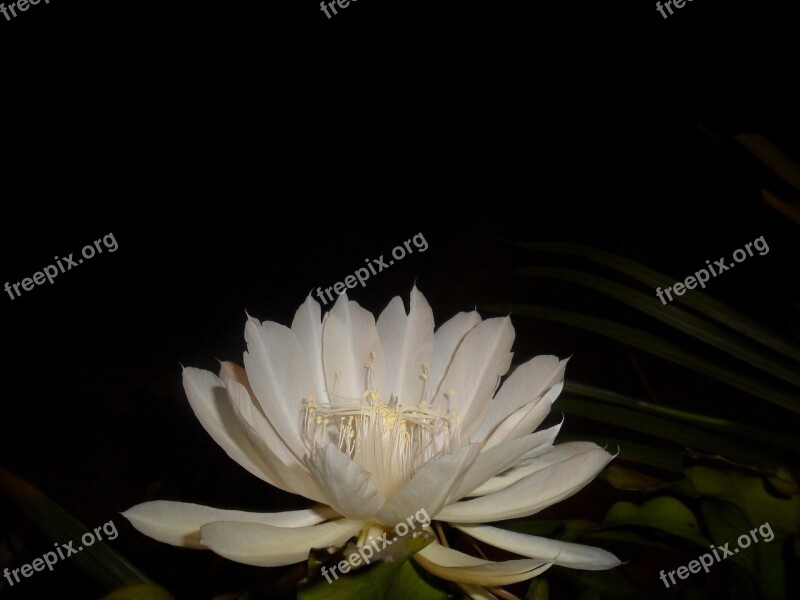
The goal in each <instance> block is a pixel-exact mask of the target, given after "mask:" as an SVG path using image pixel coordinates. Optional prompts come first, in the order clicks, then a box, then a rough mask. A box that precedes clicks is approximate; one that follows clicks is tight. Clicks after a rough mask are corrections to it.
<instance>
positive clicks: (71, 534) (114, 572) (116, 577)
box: [0, 469, 152, 590]
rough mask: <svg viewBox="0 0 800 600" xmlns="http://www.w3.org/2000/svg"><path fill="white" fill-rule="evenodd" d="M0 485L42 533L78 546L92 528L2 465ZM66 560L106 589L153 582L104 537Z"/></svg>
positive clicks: (57, 540) (58, 540)
mask: <svg viewBox="0 0 800 600" xmlns="http://www.w3.org/2000/svg"><path fill="white" fill-rule="evenodd" d="M0 488H2V489H4V490H5V491H6V493H7V494H8V495H9V496H10V497H11V499H12V500H13V501H14V502H15V503H16V504H17V506H19V508H20V509H21V510H22V512H23V513H25V515H26V516H27V517H28V518H29V519H30V520H31V521H33V523H34V524H35V525H36V526H37V527H38V528H39V529H41V530H42V531H43V532H44V534H45V535H47V536H49V537H50V538H51V539H52V540H54V541H55V542H58V543H59V544H63V543H67V542H70V541H77V542H78V543H77V544H75V546H76V547H77V546H78V545H79V544H80V539H81V536H82V535H83V534H85V533H87V532H91V531H92V529H90V528H89V527H87V526H86V525H84V524H83V523H81V522H80V521H78V520H77V519H76V518H75V517H73V516H72V515H71V514H69V513H68V512H67V511H66V510H64V509H63V508H61V507H60V506H59V505H58V504H56V503H55V502H53V501H52V500H51V499H50V498H48V497H47V496H45V495H44V494H43V493H42V492H40V491H39V490H38V489H36V488H35V487H33V486H32V485H31V484H29V483H28V482H26V481H24V480H22V479H20V478H19V477H17V476H16V475H13V474H12V473H9V472H8V471H6V470H4V469H0ZM69 561H71V562H74V563H75V564H77V565H78V566H80V567H81V568H83V569H84V570H85V571H87V572H88V573H89V574H90V575H91V576H92V577H93V578H94V579H95V580H96V581H97V582H98V583H99V584H100V585H101V586H103V587H105V588H106V589H108V590H116V589H118V588H121V587H126V586H132V585H136V584H143V583H146V584H149V583H152V582H151V580H150V579H149V578H148V577H147V576H146V575H145V574H144V573H142V572H141V571H140V570H139V569H137V568H136V567H135V566H133V564H131V563H130V562H129V561H128V560H127V559H125V558H124V557H122V556H121V555H120V554H118V553H117V552H115V551H114V550H112V549H111V547H110V546H109V545H108V544H106V543H105V542H103V541H95V543H94V544H92V545H91V546H87V547H85V548H83V550H81V551H80V552H78V553H77V554H74V555H73V556H71V557H70V558H69Z"/></svg>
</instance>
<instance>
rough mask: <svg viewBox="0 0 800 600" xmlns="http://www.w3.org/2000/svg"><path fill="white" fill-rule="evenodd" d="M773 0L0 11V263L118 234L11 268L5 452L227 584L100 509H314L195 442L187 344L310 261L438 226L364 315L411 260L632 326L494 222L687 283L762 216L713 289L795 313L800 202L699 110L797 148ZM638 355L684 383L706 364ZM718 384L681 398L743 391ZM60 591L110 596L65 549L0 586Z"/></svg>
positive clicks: (156, 550) (608, 378)
mask: <svg viewBox="0 0 800 600" xmlns="http://www.w3.org/2000/svg"><path fill="white" fill-rule="evenodd" d="M639 4H641V3H639ZM643 7H647V10H643ZM787 18H788V15H786V14H784V13H783V12H782V13H780V14H779V13H778V12H776V11H775V10H773V9H772V8H770V5H759V7H758V8H756V7H755V5H754V4H752V3H751V4H749V5H746V6H739V5H728V4H723V3H721V2H712V1H711V0H709V1H704V0H695V1H694V2H693V3H687V5H686V6H685V7H684V8H683V9H681V10H680V11H678V13H677V14H676V15H675V16H673V17H671V18H670V19H668V20H666V21H665V20H664V19H662V18H661V17H660V16H659V14H658V13H657V12H656V11H655V10H654V7H653V6H652V4H651V5H648V4H647V3H645V4H643V5H641V6H633V5H631V6H627V5H623V4H611V3H593V4H589V5H584V6H578V5H572V4H571V5H569V6H552V5H543V6H538V5H537V7H536V8H535V9H531V10H529V11H525V12H521V9H519V8H517V7H515V6H513V5H512V4H511V3H506V4H497V5H490V4H488V3H484V4H476V5H474V6H469V5H465V4H463V3H445V4H443V5H438V6H437V7H436V8H435V9H434V8H431V7H429V6H425V5H423V4H421V3H408V2H406V3H399V2H395V3H382V4H380V5H379V3H378V2H376V1H374V0H359V2H357V3H352V5H351V6H350V7H348V8H347V9H345V10H344V11H342V13H341V14H340V15H338V16H336V17H334V18H333V19H331V20H327V19H325V18H324V15H322V13H321V12H320V11H319V6H318V4H317V5H315V4H314V3H309V2H304V3H302V4H299V5H289V3H285V4H280V3H270V4H269V5H268V6H261V7H258V8H254V7H250V6H245V5H242V4H230V5H222V4H220V3H216V4H207V5H203V4H193V5H192V6H186V7H180V8H179V7H177V6H170V7H166V6H160V5H156V4H152V3H151V4H144V3H124V4H118V5H114V6H111V5H110V3H105V4H100V3H89V2H68V1H66V0H52V2H51V4H50V5H44V4H39V5H38V6H34V7H31V9H30V10H29V11H28V12H26V13H23V14H22V15H21V16H20V17H19V18H17V19H16V20H15V21H13V22H9V23H6V22H5V21H4V19H2V18H1V17H0V36H2V38H1V39H2V43H3V44H4V47H5V48H6V51H5V54H4V61H5V62H4V70H3V75H4V78H5V82H6V86H7V87H6V94H5V104H6V106H7V109H6V111H4V114H5V118H4V122H3V133H4V148H3V152H4V161H3V165H4V168H3V172H2V175H3V181H4V183H3V191H2V198H3V204H4V212H5V214H4V218H3V223H2V229H1V231H2V234H1V235H0V244H1V245H0V284H2V283H5V281H10V282H12V283H13V282H17V281H21V280H22V279H23V278H25V277H29V276H31V275H32V274H33V273H34V272H36V271H38V270H40V269H42V268H44V267H45V266H46V265H48V264H50V263H51V262H52V258H53V256H55V255H58V256H63V255H65V254H68V253H70V252H74V253H76V255H77V254H78V253H79V251H80V249H81V247H83V246H84V245H85V244H87V243H90V242H92V241H93V240H96V239H99V238H101V237H102V236H104V235H106V234H108V233H109V232H112V233H113V234H114V236H115V238H116V241H117V242H118V244H119V248H118V250H117V251H116V252H114V253H113V254H112V253H108V252H104V253H103V254H102V255H99V256H97V257H95V258H93V259H92V260H89V261H86V262H85V263H84V264H82V265H80V267H78V268H76V269H74V270H72V271H70V272H68V273H65V274H63V275H60V276H59V277H58V278H57V279H56V281H55V283H54V284H53V285H49V284H45V285H42V286H38V287H36V288H35V289H34V290H32V291H30V292H26V293H24V294H23V295H22V297H20V298H17V299H15V300H13V301H12V300H11V299H10V298H8V296H7V294H5V293H3V294H0V327H1V328H2V329H0V331H1V332H2V333H1V334H0V335H2V344H0V377H1V378H2V379H1V380H2V382H3V393H2V401H3V406H2V411H1V412H0V466H2V467H4V468H7V469H9V470H11V471H13V472H15V473H17V474H18V475H20V476H22V477H24V478H25V479H27V480H29V481H30V482H31V483H33V484H34V485H36V486H38V487H39V488H40V489H42V490H43V491H44V492H45V493H47V494H48V495H50V496H51V497H52V498H54V499H56V500H57V501H58V502H59V503H60V504H61V505H62V506H64V507H65V508H66V509H67V510H69V511H70V512H72V513H73V514H74V515H76V516H77V517H78V518H80V519H81V520H82V521H83V522H85V523H86V524H87V525H89V526H91V527H94V526H96V525H100V524H102V523H104V522H106V521H107V520H109V519H114V521H115V523H116V524H117V526H118V528H119V530H120V537H119V538H118V539H117V540H116V541H115V542H113V543H112V545H113V546H114V548H115V549H118V550H119V551H120V552H122V553H123V554H125V555H126V556H128V557H129V558H130V559H131V560H132V561H133V562H134V563H136V564H137V565H139V566H140V567H142V569H143V570H144V571H145V572H147V573H148V574H149V575H150V576H151V577H153V578H154V579H156V580H157V581H158V582H159V583H161V584H162V585H164V586H165V587H167V588H169V589H170V590H171V591H173V593H175V594H176V595H177V596H178V597H180V598H183V597H189V598H191V597H210V596H211V595H212V593H222V592H225V591H231V590H234V589H245V588H246V586H247V585H249V584H251V583H252V577H253V575H252V569H248V568H247V567H244V566H241V565H232V564H231V563H227V562H226V561H222V560H221V559H218V558H215V557H213V556H211V555H210V554H205V553H200V552H193V551H182V550H177V549H173V548H171V547H167V546H162V545H160V544H157V543H155V542H152V541H150V540H148V539H146V538H145V537H144V536H142V535H140V534H139V533H137V532H135V531H134V530H133V529H132V528H131V527H130V526H129V525H128V524H127V523H126V522H125V520H124V519H123V518H122V517H121V516H119V515H118V514H117V513H118V512H119V511H122V510H125V509H127V508H129V507H130V506H132V505H133V504H136V503H138V502H142V501H144V500H147V499H155V498H165V499H166V498H168V499H177V500H183V501H191V502H197V503H208V504H212V505H217V506H226V507H231V508H233V507H239V508H245V509H251V510H273V509H285V508H288V507H295V506H302V505H303V501H302V499H298V498H296V497H292V496H289V495H287V494H284V493H282V492H278V491H276V490H271V489H269V488H268V487H265V486H264V485H262V484H260V482H259V481H257V480H255V479H254V478H253V477H251V476H250V475H249V474H247V473H246V472H244V471H243V470H242V469H240V468H239V467H238V466H237V465H236V464H234V463H233V462H232V461H230V460H229V459H228V458H227V457H226V456H225V455H224V453H223V452H222V451H221V450H219V449H218V448H217V447H216V446H215V445H214V442H213V441H212V440H211V439H210V438H209V437H208V436H207V435H206V434H205V432H204V431H203V430H202V428H201V427H200V425H199V423H197V422H196V420H195V419H194V417H193V415H192V412H191V409H190V408H189V405H188V402H186V400H185V397H184V394H183V391H182V388H181V380H180V370H181V365H186V366H197V367H202V368H207V369H214V368H215V366H216V364H217V363H216V360H217V359H220V360H235V361H240V360H241V353H242V352H243V350H244V341H243V336H242V333H243V326H244V320H245V311H247V312H248V313H250V314H251V315H253V316H255V317H257V318H259V319H269V320H275V321H278V322H282V323H288V322H290V321H291V318H292V315H293V313H294V310H296V308H297V307H298V306H299V305H300V304H301V303H302V301H303V300H304V298H305V297H306V295H307V294H308V293H309V292H311V291H312V290H314V289H316V287H317V286H323V287H327V286H330V285H333V284H334V283H335V282H336V281H341V280H343V279H344V278H345V277H346V276H347V275H349V274H351V273H352V272H353V271H355V270H356V269H357V268H359V267H361V266H362V265H363V264H364V260H365V259H367V258H370V259H373V258H377V257H378V256H380V255H381V254H384V255H388V254H389V253H390V252H391V249H392V248H393V247H395V246H396V245H398V244H402V242H403V241H405V240H408V239H410V238H411V237H412V236H414V235H416V234H417V233H422V234H423V235H424V237H425V239H426V241H427V242H428V244H429V247H428V249H427V251H426V252H424V253H419V252H415V253H414V254H412V255H410V256H408V257H406V258H404V259H403V260H401V261H398V262H396V264H395V265H393V266H392V267H391V268H389V269H388V270H386V271H384V272H383V273H381V274H379V275H377V276H375V277H373V278H371V279H370V280H369V281H368V283H367V286H366V287H365V288H364V289H360V288H359V289H357V290H356V291H355V292H354V293H353V294H351V297H352V298H353V299H355V300H357V301H358V302H360V303H362V304H363V305H364V306H366V307H367V308H369V309H370V310H372V311H374V312H378V311H380V310H381V309H382V308H383V307H384V306H385V305H386V304H387V303H388V301H389V300H390V299H391V297H393V296H395V295H398V294H400V295H402V296H403V297H405V298H407V295H408V292H409V290H410V289H411V286H412V285H413V284H414V282H416V284H417V286H418V287H419V288H420V289H421V291H422V292H423V293H424V294H425V295H426V297H427V298H428V300H429V302H430V303H431V305H432V307H433V310H434V315H435V317H436V321H437V323H441V322H443V321H444V320H445V319H446V318H449V317H450V316H452V315H453V314H455V313H456V312H458V311H461V310H469V309H471V308H472V307H474V306H476V305H477V306H481V305H483V304H488V303H497V302H510V301H521V302H532V303H537V304H548V305H555V306H563V307H565V308H571V309H575V310H582V311H586V312H590V313H594V314H606V315H608V314H612V315H616V316H618V317H619V318H620V319H622V320H624V321H625V322H626V323H628V324H632V325H637V324H641V323H642V320H641V319H640V317H639V316H638V315H635V314H630V312H629V311H627V309H625V308H623V307H620V306H617V305H615V304H614V303H613V302H612V301H610V300H607V299H604V298H602V297H599V296H598V297H593V296H591V295H589V294H587V293H586V292H584V291H583V290H581V289H578V288H576V289H570V288H568V287H567V286H565V285H562V286H555V285H552V284H551V283H543V282H531V281H521V280H520V279H518V278H516V277H514V276H513V271H514V269H515V268H517V267H520V266H526V265H535V264H543V263H546V262H547V260H548V259H547V258H546V257H543V256H541V255H537V254H534V253H530V252H526V251H523V250H520V249H519V248H518V247H515V246H514V245H512V244H510V243H509V241H513V240H528V241H543V240H549V241H562V242H577V243H582V244H586V245H591V246H596V247H598V248H602V249H605V250H610V251H613V252H617V253H619V254H621V255H624V256H627V257H629V258H632V259H634V260H637V261H640V262H641V263H643V264H646V265H648V266H650V267H653V268H655V269H657V270H660V271H663V272H666V273H669V274H670V275H672V276H674V277H675V279H676V280H680V279H683V278H685V277H686V276H687V275H689V274H691V273H694V272H695V271H696V270H697V269H699V268H701V267H702V266H703V265H704V264H705V261H706V259H711V260H716V259H717V258H719V257H722V256H730V254H731V253H732V252H733V251H734V250H735V249H737V248H740V247H742V246H743V245H744V244H745V243H747V242H750V241H752V240H753V239H755V238H756V237H758V236H762V235H763V236H765V238H766V240H767V242H768V243H769V246H770V252H769V254H768V255H766V256H763V257H761V256H756V257H754V258H750V259H748V260H747V261H746V262H745V263H743V264H742V265H741V266H740V267H739V268H738V269H737V270H735V271H733V272H729V273H726V274H725V276H724V277H720V278H717V279H714V280H712V282H711V284H710V285H709V290H708V291H709V293H710V294H711V295H713V296H714V297H716V298H718V299H720V300H723V301H725V302H727V303H729V304H731V305H732V306H734V307H736V308H739V309H740V310H742V311H743V312H745V313H747V314H749V315H751V316H754V317H756V318H757V319H758V320H760V321H762V322H764V323H766V324H768V325H770V326H772V327H773V328H774V329H776V330H778V331H781V332H783V333H784V334H786V335H788V336H794V337H795V338H796V337H797V335H798V328H797V319H798V314H797V302H798V289H799V288H798V274H797V272H796V270H793V268H792V265H793V264H796V257H797V256H798V236H797V225H795V224H793V223H791V222H790V221H789V220H788V219H786V218H784V217H782V216H781V215H779V214H777V213H776V212H775V211H774V210H772V209H771V208H769V207H768V206H766V205H765V204H764V203H763V201H761V199H760V197H759V188H758V186H757V185H755V184H754V182H753V180H752V179H750V178H748V177H746V176H745V175H743V173H742V171H741V169H739V168H737V167H736V166H735V165H736V163H735V161H734V162H733V163H732V162H731V161H730V160H729V158H726V153H725V152H724V151H723V150H721V147H720V145H719V144H717V143H716V142H715V141H714V138H713V136H710V135H709V134H708V133H707V132H708V131H710V132H713V134H714V135H716V136H720V137H721V138H722V139H724V140H726V141H727V140H729V139H730V138H729V135H730V134H733V133H740V132H759V133H762V134H764V135H767V136H768V137H769V138H770V139H771V140H773V141H774V142H776V143H777V144H778V145H779V146H781V147H782V148H783V149H784V150H785V151H786V152H787V153H789V154H790V155H791V156H793V157H794V159H795V160H796V161H797V160H798V159H800V137H798V135H797V130H796V124H797V121H796V116H795V117H793V116H791V113H789V112H787V113H785V114H784V113H782V112H781V111H780V110H779V109H778V108H777V107H778V105H779V104H781V103H783V102H786V101H789V102H791V98H789V97H787V96H786V95H785V94H784V93H783V92H782V90H783V89H784V88H785V87H786V86H787V83H788V82H789V80H790V76H789V73H790V71H787V70H786V69H785V67H786V65H787V64H788V63H786V62H785V61H786V60H787V57H788V56H791V54H787V53H786V50H785V46H787V45H790V37H789V36H788V35H786V34H785V33H784V27H785V23H786V21H787ZM644 291H647V290H644ZM603 311H605V313H604V312H603ZM512 317H513V315H512ZM514 324H515V327H516V329H517V342H516V343H515V351H516V353H517V357H518V358H519V359H527V358H529V357H531V356H533V355H535V354H541V353H552V354H557V355H559V356H568V355H573V359H572V361H571V362H570V366H569V370H568V377H569V376H570V375H573V376H575V377H576V378H577V379H581V380H590V381H592V382H595V383H597V384H600V385H605V386H608V387H613V388H615V389H618V390H619V391H623V392H627V393H630V394H632V395H639V396H643V395H644V394H645V390H644V389H642V388H641V386H640V383H639V381H638V379H637V377H636V375H635V373H634V371H633V368H632V365H631V362H630V361H629V359H628V356H627V355H626V353H625V351H624V349H623V348H622V347H621V346H617V345H614V344H610V343H608V342H605V341H603V340H600V339H599V338H597V337H595V336H592V335H590V334H583V333H579V332H577V331H576V330H572V329H569V328H566V327H560V326H555V325H551V324H546V323H543V322H535V321H531V320H524V319H514ZM639 360H640V361H641V363H642V364H643V366H644V368H645V369H646V370H648V374H649V376H650V377H651V378H652V381H653V383H654V385H656V386H657V387H658V389H659V390H663V394H664V396H665V397H667V398H669V399H670V400H672V401H675V402H678V403H680V401H681V396H682V393H681V388H682V386H699V387H701V388H702V386H706V385H708V383H707V382H705V381H704V380H702V378H699V377H694V376H691V375H688V376H686V375H684V374H683V373H682V372H681V378H676V377H675V374H676V373H677V372H678V371H677V370H674V369H673V368H672V367H670V366H668V365H664V364H663V363H661V362H659V361H657V360H656V359H653V358H651V357H648V356H646V355H642V356H640V357H639ZM693 389H694V388H693ZM720 389H721V388H719V387H715V388H713V393H710V394H709V396H708V400H707V402H708V403H707V405H704V406H699V407H698V406H695V407H693V408H694V409H695V410H697V411H698V412H708V413H714V414H722V415H726V416H731V417H736V418H739V419H742V420H749V419H750V418H751V417H752V405H751V401H750V400H749V399H748V398H746V397H745V396H744V395H743V394H739V393H738V392H735V391H734V390H732V389H728V388H722V389H723V393H720V392H719V390H720ZM758 419H759V420H760V421H759V422H761V423H762V424H764V425H773V426H783V427H786V428H789V427H791V426H795V427H796V424H794V425H792V424H788V423H779V416H778V415H777V414H774V413H772V412H771V411H770V410H769V409H767V410H765V411H763V412H761V413H759V415H758ZM585 426H586V424H584V423H581V421H580V420H577V419H576V420H573V421H567V423H565V426H564V432H569V433H573V434H579V433H581V432H582V431H583V430H584V429H583V428H584V427H585ZM575 506H579V507H583V505H581V504H577V505H575ZM0 543H4V544H5V545H6V546H5V547H6V548H10V547H13V549H14V552H13V555H12V556H13V558H12V559H9V561H10V562H9V565H10V566H12V567H14V566H18V565H19V564H22V563H23V562H30V561H31V560H32V559H33V558H35V557H37V556H40V555H41V554H42V553H43V552H45V551H46V550H47V549H49V547H50V543H49V542H48V541H47V539H46V538H44V537H43V536H42V535H40V534H39V533H38V532H36V530H35V529H34V528H33V527H32V526H31V525H30V524H28V522H27V521H25V519H24V518H23V517H22V516H21V514H20V513H19V512H18V511H17V509H16V508H15V507H14V506H13V505H12V504H11V503H10V502H9V501H8V500H7V499H5V498H4V497H0ZM1 557H2V555H0V558H1ZM272 576H273V575H272V574H268V575H264V576H263V577H267V578H268V577H272ZM275 576H277V575H275ZM54 589H70V590H75V591H74V594H75V595H74V597H76V598H78V597H99V596H100V595H101V593H102V590H100V589H97V588H95V587H93V584H92V583H91V581H90V580H89V579H88V578H87V577H86V576H85V575H84V574H82V573H81V572H80V571H79V570H77V569H76V568H75V567H74V566H72V565H69V564H59V565H58V566H57V569H56V571H55V572H54V573H52V574H50V573H42V574H37V575H36V576H35V577H33V578H31V579H30V580H25V581H24V582H23V583H21V584H20V585H19V587H16V586H15V587H14V588H12V589H10V590H9V589H8V588H0V596H1V597H8V598H34V597H41V598H45V597H52V596H51V595H50V594H52V590H54ZM70 593H73V592H70ZM62 597H66V596H62Z"/></svg>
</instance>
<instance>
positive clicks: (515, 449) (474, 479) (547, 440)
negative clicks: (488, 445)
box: [448, 425, 561, 502]
mask: <svg viewBox="0 0 800 600" xmlns="http://www.w3.org/2000/svg"><path fill="white" fill-rule="evenodd" d="M559 429H561V425H556V426H555V427H551V428H549V429H545V430H543V431H537V432H536V433H532V434H530V435H528V436H526V437H524V438H521V439H518V440H513V441H511V442H506V443H504V444H500V445H499V446H496V447H494V448H492V449H491V450H488V451H482V452H481V453H480V454H479V455H478V458H477V459H475V464H473V465H472V467H470V470H469V471H468V472H467V474H466V475H465V477H464V480H463V481H462V482H461V485H460V486H459V487H458V489H457V490H456V492H455V493H453V494H452V495H451V496H450V498H448V502H455V501H456V500H459V499H461V498H463V497H464V496H467V495H469V493H470V492H471V491H473V490H474V489H476V488H477V487H479V486H480V485H481V484H483V483H485V482H486V481H487V480H488V479H490V478H492V477H494V476H495V475H497V474H498V473H501V472H503V471H505V470H506V469H508V468H509V467H511V466H512V465H513V464H514V463H515V462H516V461H517V460H519V458H520V457H522V456H525V455H528V456H532V455H531V454H530V453H531V452H534V453H535V452H539V453H544V452H546V451H547V449H549V448H551V447H552V445H553V440H555V439H556V436H557V435H558V430H559Z"/></svg>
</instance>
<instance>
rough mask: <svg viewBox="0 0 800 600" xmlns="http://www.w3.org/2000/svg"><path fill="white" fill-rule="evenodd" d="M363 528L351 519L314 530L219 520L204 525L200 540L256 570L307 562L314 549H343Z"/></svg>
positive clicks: (360, 523)
mask: <svg viewBox="0 0 800 600" xmlns="http://www.w3.org/2000/svg"><path fill="white" fill-rule="evenodd" d="M362 526H363V522H362V521H351V520H349V519H339V520H338V521H330V522H329V523H323V524H322V525H313V526H311V527H274V526H272V525H261V524H257V523H239V522H233V521H218V522H215V523H209V524H208V525H203V527H202V528H201V529H200V534H201V538H200V541H201V542H202V544H203V545H204V546H207V547H208V548H211V549H212V550H213V551H214V552H216V553H217V554H219V555H220V556H224V557H225V558H227V559H230V560H234V561H236V562H240V563H244V564H246V565H253V566H256V567H278V566H281V565H289V564H292V563H296V562H299V561H301V560H305V559H306V558H307V557H308V553H309V551H310V550H311V548H324V547H326V546H342V545H344V543H345V542H346V541H347V540H348V539H350V538H351V537H352V536H353V535H355V534H356V533H357V532H358V531H359V529H361V527H362Z"/></svg>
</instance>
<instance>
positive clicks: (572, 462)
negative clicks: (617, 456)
mask: <svg viewBox="0 0 800 600" xmlns="http://www.w3.org/2000/svg"><path fill="white" fill-rule="evenodd" d="M588 446H594V445H593V444H588ZM556 448H558V446H556ZM544 456H547V455H544ZM540 458H542V457H540ZM611 458H612V456H611V455H610V454H608V452H606V451H605V450H603V449H602V448H600V447H598V446H594V447H593V448H588V449H587V450H586V451H585V452H582V453H580V454H578V455H576V456H573V457H571V458H568V459H566V460H563V461H560V462H557V463H555V464H552V465H550V466H548V467H545V468H544V469H541V470H539V471H536V472H535V473H533V474H531V475H528V476H527V477H526V478H524V479H522V480H520V481H518V482H516V483H514V484H512V485H510V486H509V487H507V488H506V489H504V490H502V491H500V492H496V493H494V494H489V495H487V496H482V497H480V498H476V499H474V500H467V501H465V502H456V503H455V504H451V505H449V506H447V507H445V508H444V510H442V512H440V513H439V514H438V515H436V516H434V519H437V520H442V521H450V522H453V523H482V522H488V521H500V520H502V519H516V518H518V517H526V516H528V515H532V514H534V513H536V512H539V511H540V510H542V509H544V508H547V507H548V506H550V505H552V504H555V503H556V502H560V501H561V500H563V499H564V498H568V497H569V496H571V495H573V494H574V493H576V492H577V491H578V490H580V489H581V488H583V487H584V486H585V485H586V484H587V483H589V482H590V481H591V480H592V479H594V477H595V476H596V475H597V474H598V473H599V472H600V471H601V470H602V469H603V467H605V466H606V464H608V461H610V460H611ZM535 460H539V459H535Z"/></svg>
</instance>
